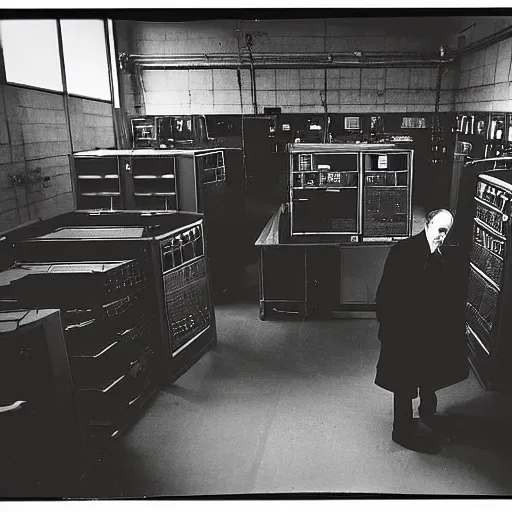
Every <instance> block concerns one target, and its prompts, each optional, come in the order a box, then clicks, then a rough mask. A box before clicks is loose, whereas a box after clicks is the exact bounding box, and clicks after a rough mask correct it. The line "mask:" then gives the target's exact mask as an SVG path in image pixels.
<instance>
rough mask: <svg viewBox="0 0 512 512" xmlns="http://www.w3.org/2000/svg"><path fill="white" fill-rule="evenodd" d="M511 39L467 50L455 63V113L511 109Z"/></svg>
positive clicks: (511, 110)
mask: <svg viewBox="0 0 512 512" xmlns="http://www.w3.org/2000/svg"><path fill="white" fill-rule="evenodd" d="M511 63H512V38H509V39H506V40H504V41H501V42H500V43H498V44H494V45H492V46H489V47H488V48H485V49H482V50H478V51H474V52H468V53H467V54H466V55H464V56H463V58H462V59H461V61H460V63H459V73H458V77H459V80H458V83H457V91H456V94H455V110H456V111H457V112H464V111H476V112H482V111H485V112H490V111H493V112H512V68H511Z"/></svg>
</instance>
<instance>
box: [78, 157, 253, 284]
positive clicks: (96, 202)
mask: <svg viewBox="0 0 512 512" xmlns="http://www.w3.org/2000/svg"><path fill="white" fill-rule="evenodd" d="M73 157H74V165H75V171H76V179H77V185H76V191H77V205H78V208H79V209H91V210H93V209H98V210H107V211H109V210H110V211H113V210H148V211H176V210H178V211H185V212H199V213H204V214H205V232H206V236H207V238H208V241H209V249H210V250H209V258H210V259H211V266H212V279H213V286H214V288H215V290H217V291H219V290H222V289H224V288H227V287H229V285H230V284H233V281H234V280H235V279H234V276H235V275H236V272H235V271H236V269H237V268H239V267H240V266H241V264H242V262H243V257H242V255H241V253H242V252H243V244H236V243H235V242H234V240H235V232H237V231H241V230H243V228H244V226H243V220H244V218H245V199H244V194H245V184H244V179H243V172H242V155H241V150H239V149H237V148H217V149H211V150H186V151H185V150H153V149H135V150H109V151H108V150H102V151H85V152H81V153H75V154H74V155H73ZM227 164H229V168H228V166H227Z"/></svg>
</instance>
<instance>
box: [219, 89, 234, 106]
mask: <svg viewBox="0 0 512 512" xmlns="http://www.w3.org/2000/svg"><path fill="white" fill-rule="evenodd" d="M239 98H240V94H239V92H238V91H217V90H214V91H213V104H214V105H231V104H239V103H240V99H239Z"/></svg>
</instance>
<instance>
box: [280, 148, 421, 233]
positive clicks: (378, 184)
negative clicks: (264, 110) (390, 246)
mask: <svg viewBox="0 0 512 512" xmlns="http://www.w3.org/2000/svg"><path fill="white" fill-rule="evenodd" d="M288 150H289V153H290V233H291V236H297V235H300V236H314V237H323V238H324V239H328V238H330V239H332V238H333V237H335V238H336V239H337V240H339V241H342V242H344V243H358V242H374V241H382V240H394V239H400V238H406V237H408V236H410V235H411V230H412V204H411V203H412V177H413V151H412V150H408V149H400V148H397V147H396V146H394V145H390V144H292V145H290V146H289V149H288ZM326 237H327V238H326Z"/></svg>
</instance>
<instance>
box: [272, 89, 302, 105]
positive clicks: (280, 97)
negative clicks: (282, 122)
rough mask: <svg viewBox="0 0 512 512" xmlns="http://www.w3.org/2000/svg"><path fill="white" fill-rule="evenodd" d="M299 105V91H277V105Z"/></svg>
mask: <svg viewBox="0 0 512 512" xmlns="http://www.w3.org/2000/svg"><path fill="white" fill-rule="evenodd" d="M284 105H300V93H299V91H277V106H279V107H280V106H284Z"/></svg>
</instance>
